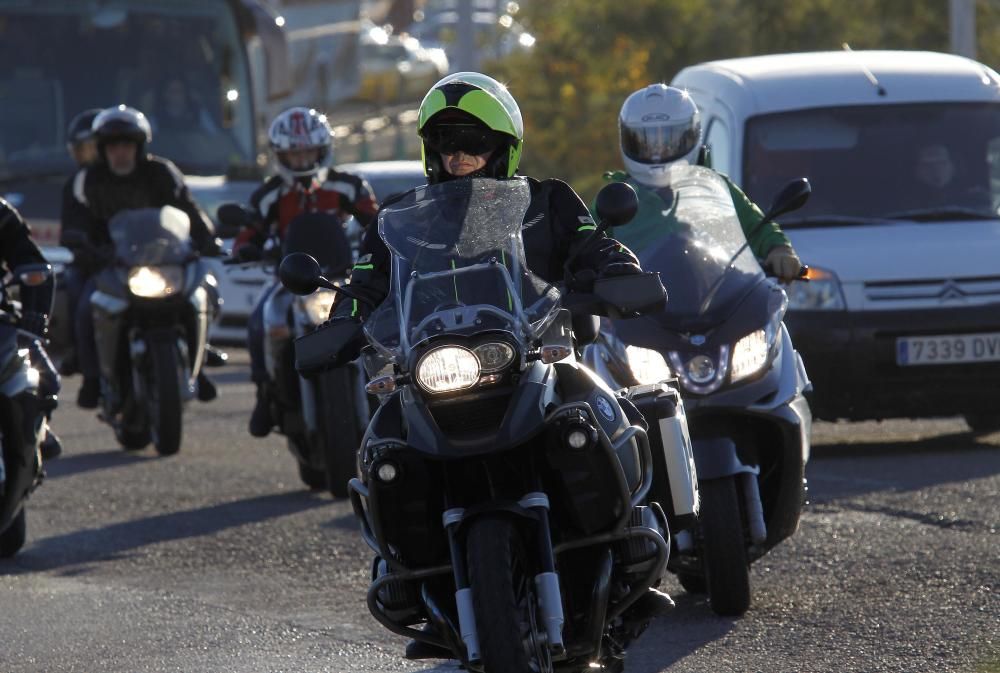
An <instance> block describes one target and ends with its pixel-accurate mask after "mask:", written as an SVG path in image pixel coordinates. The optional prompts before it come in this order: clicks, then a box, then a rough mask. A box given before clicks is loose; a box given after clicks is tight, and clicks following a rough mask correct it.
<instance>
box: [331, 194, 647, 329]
mask: <svg viewBox="0 0 1000 673" xmlns="http://www.w3.org/2000/svg"><path fill="white" fill-rule="evenodd" d="M528 184H529V186H530V188H531V203H530V204H529V205H528V210H527V212H526V213H525V215H524V223H523V224H522V225H521V233H522V236H523V238H524V252H525V257H526V260H527V263H528V268H530V269H531V270H532V272H534V273H535V274H536V275H538V276H540V277H541V278H543V279H544V280H546V281H548V282H549V283H553V284H556V283H560V282H563V281H565V280H569V282H570V285H574V283H576V285H577V287H578V289H584V290H589V287H587V285H588V283H589V284H592V283H593V280H594V279H595V278H597V277H598V276H601V275H608V274H609V273H615V274H623V273H639V272H640V271H641V269H640V268H639V262H638V260H637V259H636V257H635V255H633V254H632V252H631V251H630V250H629V249H628V248H626V247H625V246H623V245H621V244H620V243H619V242H618V241H616V240H614V239H613V238H608V237H607V236H603V235H602V236H601V237H600V238H598V239H597V240H593V241H590V243H589V244H588V245H587V246H586V249H585V250H583V251H582V252H580V254H579V256H578V257H576V258H575V259H574V260H573V265H572V268H571V269H570V271H571V272H573V274H574V276H575V279H567V278H565V272H564V269H563V266H564V264H565V262H566V260H567V259H569V257H570V256H571V255H573V254H575V253H576V252H577V250H578V249H580V247H581V246H582V245H583V244H584V243H585V242H586V241H588V239H589V238H590V236H591V234H592V233H593V231H594V230H595V228H596V227H595V223H594V219H593V218H592V217H591V215H590V211H589V210H587V206H586V205H584V203H583V201H582V200H580V197H579V196H578V195H577V193H576V192H575V191H573V188H572V187H570V186H569V185H568V184H566V183H565V182H563V181H561V180H556V179H548V180H535V179H534V178H528ZM386 205H388V204H386ZM389 273H390V254H389V249H388V248H387V247H386V245H385V243H384V242H383V241H382V239H381V237H380V236H379V234H378V231H377V228H376V227H369V228H368V229H367V230H366V231H365V238H364V241H363V242H362V246H361V256H360V257H359V259H358V263H357V264H355V266H354V270H353V272H352V273H351V283H350V284H351V287H352V288H353V289H355V290H358V291H360V294H362V295H363V296H364V297H366V298H367V299H369V300H370V301H371V304H372V305H371V306H366V305H365V304H364V303H363V302H359V301H356V300H351V299H346V297H344V298H343V299H341V298H340V297H338V300H337V301H336V303H335V304H334V306H333V310H332V311H331V316H333V317H338V318H339V317H349V316H357V317H360V318H367V316H368V315H369V314H370V313H371V311H372V310H373V307H374V306H378V305H379V304H380V303H382V300H384V299H385V297H386V295H387V294H388V292H389ZM341 296H342V295H341Z"/></svg>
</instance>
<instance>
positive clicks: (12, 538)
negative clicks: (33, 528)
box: [0, 507, 28, 558]
mask: <svg viewBox="0 0 1000 673" xmlns="http://www.w3.org/2000/svg"><path fill="white" fill-rule="evenodd" d="M27 537H28V516H27V514H26V513H25V511H24V507H22V508H21V511H20V512H18V513H17V516H16V517H14V520H13V521H11V522H10V525H9V526H7V530H5V531H4V532H2V533H0V558H10V557H11V556H13V555H14V554H16V553H17V552H19V551H21V547H23V546H24V541H25V540H26V539H27Z"/></svg>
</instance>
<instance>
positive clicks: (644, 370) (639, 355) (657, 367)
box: [625, 346, 673, 384]
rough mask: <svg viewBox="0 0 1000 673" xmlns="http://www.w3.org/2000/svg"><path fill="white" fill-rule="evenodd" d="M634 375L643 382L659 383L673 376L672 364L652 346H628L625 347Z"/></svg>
mask: <svg viewBox="0 0 1000 673" xmlns="http://www.w3.org/2000/svg"><path fill="white" fill-rule="evenodd" d="M625 354H626V355H627V357H628V366H629V369H631V370H632V376H634V377H635V380H636V381H638V382H639V383H642V384H648V383H659V382H660V381H666V380H668V379H672V378H673V372H671V371H670V366H669V365H668V364H667V361H666V360H665V359H664V358H663V355H661V354H660V353H658V352H657V351H654V350H652V349H650V348H640V347H639V346H628V347H627V348H626V349H625Z"/></svg>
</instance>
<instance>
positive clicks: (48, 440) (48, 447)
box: [39, 428, 62, 460]
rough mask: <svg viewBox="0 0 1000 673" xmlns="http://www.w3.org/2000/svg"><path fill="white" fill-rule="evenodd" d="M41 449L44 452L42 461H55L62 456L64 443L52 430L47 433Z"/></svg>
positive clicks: (49, 429)
mask: <svg viewBox="0 0 1000 673" xmlns="http://www.w3.org/2000/svg"><path fill="white" fill-rule="evenodd" d="M39 448H40V449H41V452H42V460H53V459H55V458H58V457H59V456H61V455H62V442H61V441H60V440H59V437H58V436H57V435H56V433H54V432H52V428H48V429H47V430H46V431H45V439H43V440H42V442H41V444H40V446H39Z"/></svg>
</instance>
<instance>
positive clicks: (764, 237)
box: [590, 171, 791, 259]
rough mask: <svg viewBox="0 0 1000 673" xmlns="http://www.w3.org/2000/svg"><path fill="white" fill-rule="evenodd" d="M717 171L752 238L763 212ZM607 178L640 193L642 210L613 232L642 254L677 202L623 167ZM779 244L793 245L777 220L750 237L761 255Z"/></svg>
mask: <svg viewBox="0 0 1000 673" xmlns="http://www.w3.org/2000/svg"><path fill="white" fill-rule="evenodd" d="M718 175H719V177H721V178H722V179H723V180H725V182H726V184H727V185H728V186H729V193H730V195H731V196H732V197H733V206H734V207H735V208H736V215H737V217H739V220H740V224H741V225H742V226H743V233H744V234H745V235H746V236H747V237H748V238H750V232H751V231H753V229H754V228H755V227H756V226H757V223H758V222H760V221H761V220H762V219H764V213H763V212H762V211H761V209H760V208H759V207H757V204H755V203H754V202H753V201H751V200H750V198H749V197H748V196H747V195H746V194H744V193H743V190H741V189H740V188H739V187H737V186H736V184H735V183H734V182H733V181H732V180H730V179H729V176H727V175H724V174H722V173H718ZM604 179H605V180H607V181H608V182H627V183H628V184H630V185H632V187H634V188H635V191H636V194H637V195H638V196H639V212H638V213H636V216H635V218H634V219H633V220H632V221H631V222H630V223H629V224H628V226H626V227H619V228H618V229H616V230H615V231H614V234H613V237H614V238H615V239H616V240H618V241H620V242H621V243H624V244H625V246H627V247H628V248H629V249H630V250H632V251H633V252H634V253H636V254H639V253H640V252H642V250H643V249H644V248H645V247H646V246H648V245H649V244H650V243H654V242H656V241H657V240H658V239H659V238H660V235H661V232H662V230H663V220H664V218H669V217H670V216H671V213H672V211H673V209H674V207H675V206H674V204H669V203H666V202H665V201H664V200H663V199H662V198H661V197H660V195H659V194H657V193H656V192H655V191H654V190H652V189H650V188H649V187H646V186H645V185H642V184H640V183H639V182H637V181H636V180H635V179H634V178H632V176H630V175H629V174H628V173H626V172H624V171H611V172H608V173H605V174H604ZM590 210H591V212H596V210H595V205H594V204H591V207H590ZM778 245H788V246H790V245H791V243H790V242H789V240H788V237H787V236H785V234H784V232H782V231H781V227H779V226H778V223H777V222H770V223H769V224H767V225H765V226H763V227H760V228H759V229H758V230H757V232H756V233H754V234H753V238H752V239H750V249H751V250H753V252H754V254H755V255H756V256H757V257H758V258H760V259H764V258H765V257H766V256H767V253H768V251H770V250H771V248H773V247H775V246H778Z"/></svg>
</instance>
